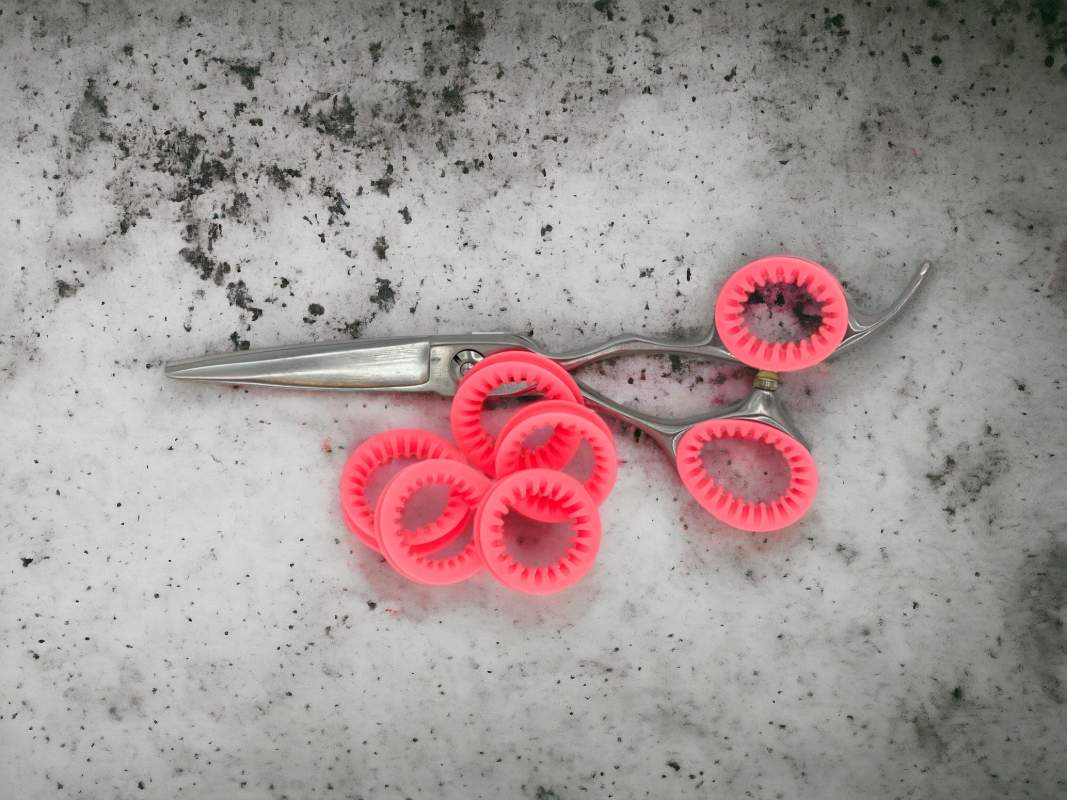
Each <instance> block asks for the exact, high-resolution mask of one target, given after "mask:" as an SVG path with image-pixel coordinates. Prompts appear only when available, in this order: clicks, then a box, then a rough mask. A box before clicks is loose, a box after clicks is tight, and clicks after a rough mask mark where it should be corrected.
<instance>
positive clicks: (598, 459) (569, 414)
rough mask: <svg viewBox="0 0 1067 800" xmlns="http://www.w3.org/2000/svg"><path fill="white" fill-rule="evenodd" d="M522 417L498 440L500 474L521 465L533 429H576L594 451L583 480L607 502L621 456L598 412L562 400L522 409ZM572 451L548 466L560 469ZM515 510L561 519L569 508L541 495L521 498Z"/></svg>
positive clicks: (595, 497)
mask: <svg viewBox="0 0 1067 800" xmlns="http://www.w3.org/2000/svg"><path fill="white" fill-rule="evenodd" d="M522 413H523V415H524V416H523V418H522V419H519V420H517V421H516V423H515V424H511V423H509V425H508V427H507V428H506V429H505V430H504V431H503V432H502V434H501V438H500V441H499V442H498V443H497V447H496V454H495V459H494V461H495V465H496V467H497V472H498V474H500V475H507V474H510V473H512V472H516V471H518V470H519V469H520V468H522V464H521V463H520V461H521V455H520V454H521V453H522V452H523V450H524V448H523V441H524V440H525V439H526V437H528V436H529V435H530V434H531V433H533V432H535V431H537V430H541V429H544V428H547V427H553V428H555V429H556V430H557V431H567V432H571V433H573V435H574V436H575V437H579V438H581V439H585V441H586V442H587V443H588V444H589V448H590V450H592V453H593V473H592V474H591V475H590V476H589V477H588V478H587V479H586V480H585V481H584V482H582V484H581V485H582V487H583V488H584V489H585V490H586V491H587V492H589V495H590V496H591V497H592V498H593V502H594V503H596V505H598V506H599V505H600V504H601V503H603V502H604V499H605V498H606V497H607V496H608V493H609V492H610V491H611V488H612V487H613V486H614V485H615V478H616V474H617V472H618V456H617V455H616V452H615V442H614V440H613V439H612V436H611V431H610V430H609V429H608V427H607V425H606V424H605V423H604V421H603V420H601V419H600V418H599V417H598V416H596V412H594V411H591V410H589V409H587V408H585V407H583V406H576V405H575V406H570V407H563V406H561V404H559V403H555V402H548V403H542V404H539V405H535V406H533V407H531V408H530V409H528V410H526V411H524V412H522ZM570 457H571V456H570V455H568V456H567V457H566V459H565V460H564V461H562V462H559V463H546V464H544V465H543V466H544V467H547V468H549V469H556V470H558V469H560V468H562V467H563V466H565V465H566V463H567V462H568V461H569V460H570ZM515 510H516V511H519V512H520V513H523V514H526V515H527V516H530V517H532V518H533V519H537V520H541V521H543V522H559V521H562V520H565V519H567V514H566V512H565V511H564V510H563V509H562V508H560V507H559V505H558V504H557V503H556V502H555V501H553V500H552V499H551V498H548V497H543V496H538V497H530V498H525V499H520V500H519V501H517V502H516V505H515Z"/></svg>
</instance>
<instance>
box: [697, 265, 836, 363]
mask: <svg viewBox="0 0 1067 800" xmlns="http://www.w3.org/2000/svg"><path fill="white" fill-rule="evenodd" d="M775 283H787V284H791V285H793V286H797V287H799V288H801V289H804V290H806V291H807V292H808V293H809V294H810V295H811V296H812V298H813V299H814V300H815V301H816V302H817V303H819V305H820V306H821V310H820V314H821V315H822V321H821V322H820V324H819V327H818V328H816V329H815V330H814V331H813V332H812V333H811V335H809V336H808V337H807V338H805V339H801V340H799V341H795V342H770V341H767V340H766V339H762V338H760V337H759V336H757V335H756V334H754V333H753V332H752V331H751V330H749V328H748V326H747V325H746V324H745V319H744V312H745V305H746V303H748V301H749V297H750V296H751V295H752V293H753V292H754V291H756V290H757V289H759V288H760V287H763V286H768V285H770V284H775ZM715 328H716V329H717V330H718V332H719V338H721V339H722V343H723V346H725V347H726V349H727V350H729V351H730V352H731V353H732V354H733V355H734V356H736V357H737V358H738V360H740V361H741V362H743V363H745V364H748V365H749V366H750V367H755V368H756V369H766V370H773V371H775V372H791V371H794V370H798V369H804V368H805V367H810V366H812V365H814V364H818V363H819V362H820V361H822V360H823V359H825V358H827V357H828V356H829V355H830V354H831V353H833V352H834V350H836V349H837V346H838V345H839V344H841V340H842V339H844V338H845V332H846V331H847V329H848V304H847V303H846V301H845V292H844V290H843V289H842V288H841V284H840V283H838V282H837V279H836V278H835V277H834V276H833V275H831V274H830V271H829V270H827V269H826V268H825V267H823V266H821V265H819V264H816V263H815V262H814V261H808V260H806V259H803V258H797V257H795V256H769V257H767V258H760V259H757V260H756V261H753V262H751V263H750V264H746V265H745V266H743V267H741V269H739V270H738V271H737V272H735V273H734V274H733V275H731V276H730V277H729V278H728V279H727V281H726V283H725V284H724V285H723V287H722V291H720V292H719V296H718V298H717V299H716V301H715Z"/></svg>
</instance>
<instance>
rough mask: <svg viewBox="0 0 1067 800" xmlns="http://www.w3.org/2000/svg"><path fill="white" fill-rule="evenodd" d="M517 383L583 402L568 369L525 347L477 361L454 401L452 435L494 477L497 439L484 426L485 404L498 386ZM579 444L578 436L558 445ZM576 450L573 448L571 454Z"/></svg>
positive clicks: (548, 396)
mask: <svg viewBox="0 0 1067 800" xmlns="http://www.w3.org/2000/svg"><path fill="white" fill-rule="evenodd" d="M513 383H514V384H517V383H525V384H526V385H527V386H528V387H529V388H530V389H531V390H536V391H538V392H540V393H541V394H543V395H544V397H545V399H546V400H570V401H571V402H574V403H580V402H581V399H582V393H581V390H579V389H578V384H576V383H575V382H574V378H572V377H571V376H570V374H569V373H568V372H567V370H565V369H563V367H561V366H559V365H558V364H556V363H555V362H554V361H550V360H549V359H547V358H545V357H544V356H539V355H536V354H534V353H528V352H526V351H524V350H505V351H503V352H500V353H494V354H493V355H491V356H489V357H487V358H484V359H482V360H481V361H479V362H478V363H477V364H475V366H474V367H473V368H472V369H471V370H470V372H468V373H467V374H466V375H465V376H464V377H463V380H461V381H460V384H459V387H458V388H457V389H456V396H455V398H454V399H453V401H452V413H451V423H452V436H453V437H455V440H456V443H457V444H458V445H459V449H460V450H462V451H463V453H464V454H465V455H466V456H467V459H468V460H469V461H470V462H471V463H472V464H474V465H475V466H476V467H478V468H479V469H481V470H482V471H483V472H484V473H486V474H487V475H490V476H492V475H493V474H494V472H493V470H494V462H493V448H494V446H495V445H496V440H495V438H494V437H493V436H492V434H490V433H489V432H488V431H487V430H486V429H485V426H484V425H482V406H483V405H484V403H485V399H486V398H487V397H488V396H489V394H490V393H491V392H492V391H493V390H494V389H497V388H498V387H500V386H504V385H506V384H513ZM578 444H579V440H578V439H577V437H574V436H571V437H570V442H569V444H568V442H562V443H560V444H559V445H558V446H561V447H564V446H572V447H573V448H575V449H576V448H577V447H578ZM535 452H536V451H535ZM573 453H574V450H573V449H572V450H571V452H570V455H573ZM570 455H568V458H569V457H570Z"/></svg>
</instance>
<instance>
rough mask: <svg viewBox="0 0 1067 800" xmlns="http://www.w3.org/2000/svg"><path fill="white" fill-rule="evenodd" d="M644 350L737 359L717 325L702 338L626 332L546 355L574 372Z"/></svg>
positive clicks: (724, 359)
mask: <svg viewBox="0 0 1067 800" xmlns="http://www.w3.org/2000/svg"><path fill="white" fill-rule="evenodd" d="M641 353H649V354H653V355H679V356H698V357H702V358H716V359H720V360H722V361H733V362H735V363H737V358H736V357H735V356H734V355H733V354H732V353H731V352H730V351H729V350H727V349H726V348H725V347H724V346H723V344H722V340H721V339H719V333H718V331H716V330H715V329H714V327H713V328H712V330H711V332H710V333H709V334H708V335H707V336H705V337H704V338H703V339H697V340H695V341H691V342H667V341H663V340H660V339H651V338H649V337H647V336H640V335H638V334H635V333H624V334H622V335H620V336H615V337H613V338H611V339H608V340H607V341H606V342H601V343H600V344H595V345H592V346H590V347H585V348H581V349H579V350H571V351H568V352H565V353H545V354H544V355H547V356H548V357H549V358H551V359H552V360H553V361H555V362H556V363H557V364H559V365H560V366H561V367H563V368H564V369H565V370H567V371H568V372H573V371H574V370H576V369H579V368H580V367H583V366H585V365H586V364H592V363H593V362H595V361H604V360H605V359H608V358H617V357H619V356H632V355H639V354H641Z"/></svg>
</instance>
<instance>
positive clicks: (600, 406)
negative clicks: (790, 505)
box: [578, 381, 811, 457]
mask: <svg viewBox="0 0 1067 800" xmlns="http://www.w3.org/2000/svg"><path fill="white" fill-rule="evenodd" d="M578 386H579V388H581V390H582V394H583V395H584V396H585V401H586V403H587V404H588V405H590V406H591V407H593V408H595V409H596V410H597V411H599V412H600V413H601V414H604V415H605V416H608V417H611V418H612V419H617V420H619V421H621V422H626V423H628V424H630V425H633V426H634V427H635V428H637V429H638V430H640V431H641V432H642V433H644V434H645V435H646V436H648V438H650V439H651V440H652V441H654V442H655V443H656V444H657V445H659V446H660V447H661V448H663V450H665V451H666V452H667V453H668V454H669V455H671V456H672V457H673V456H675V455H677V453H678V442H679V441H681V438H682V436H684V435H685V433H686V431H688V430H689V429H690V428H692V427H693V426H695V425H698V424H700V423H701V422H707V421H708V420H712V419H747V420H752V421H754V422H762V423H763V424H764V425H770V426H771V427H772V428H777V429H778V430H780V431H781V432H782V433H784V434H786V435H787V436H791V437H792V438H794V439H796V440H797V441H798V442H800V443H801V444H802V445H804V447H806V448H808V449H809V450H810V449H811V447H810V446H809V445H808V441H807V439H806V438H805V437H804V435H803V434H802V433H801V432H800V430H799V429H798V428H797V426H796V423H794V422H793V420H792V418H790V416H789V412H788V411H786V409H785V406H783V405H782V404H781V403H780V402H779V401H778V398H777V397H776V396H775V394H774V392H771V391H767V390H766V389H753V390H752V391H751V392H749V393H748V394H747V395H746V396H745V397H743V398H742V399H740V400H738V401H737V402H736V403H732V404H730V405H728V406H723V407H722V408H719V409H716V410H715V411H714V412H712V413H710V414H698V415H695V416H692V417H687V418H685V419H677V420H676V419H666V418H664V417H658V416H655V415H653V414H645V413H644V412H641V411H637V410H635V409H632V408H630V407H629V406H624V405H622V404H621V403H617V402H615V401H614V400H612V399H611V398H610V397H607V396H605V395H603V394H601V393H600V392H598V391H597V390H596V389H593V388H592V387H590V386H587V385H586V384H585V383H583V382H582V381H578Z"/></svg>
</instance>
